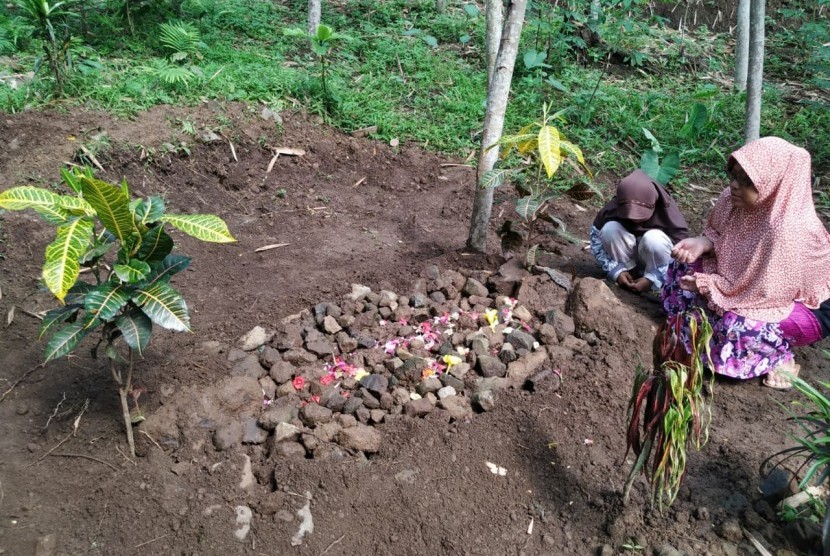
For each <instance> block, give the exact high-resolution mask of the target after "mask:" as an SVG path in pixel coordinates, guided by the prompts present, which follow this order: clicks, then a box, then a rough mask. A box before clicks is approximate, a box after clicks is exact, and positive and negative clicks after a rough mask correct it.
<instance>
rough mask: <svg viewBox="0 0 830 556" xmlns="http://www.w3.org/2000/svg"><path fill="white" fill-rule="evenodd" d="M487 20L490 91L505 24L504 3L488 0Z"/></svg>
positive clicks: (488, 86)
mask: <svg viewBox="0 0 830 556" xmlns="http://www.w3.org/2000/svg"><path fill="white" fill-rule="evenodd" d="M484 9H485V10H487V11H486V13H485V18H486V20H487V36H486V38H485V44H486V46H487V92H488V93H489V92H490V84H491V83H492V82H493V74H494V73H495V72H496V58H497V57H498V55H499V44H501V31H502V27H503V26H504V4H502V3H501V2H491V1H488V2H487V4H486V5H485V7H484Z"/></svg>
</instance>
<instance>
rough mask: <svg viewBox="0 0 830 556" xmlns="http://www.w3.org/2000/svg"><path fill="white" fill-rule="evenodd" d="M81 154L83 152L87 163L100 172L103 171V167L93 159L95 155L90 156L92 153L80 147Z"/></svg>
mask: <svg viewBox="0 0 830 556" xmlns="http://www.w3.org/2000/svg"><path fill="white" fill-rule="evenodd" d="M81 152H83V153H84V154H85V155H86V157H87V158H88V159H89V161H90V162H92V163H93V164H94V165H95V167H96V168H98V169H99V170H101V171H102V172H103V171H104V167H103V166H101V163H100V162H98V159H97V158H95V155H94V154H92V152H90V150H89V149H87V148H86V147H84V146H83V145H81Z"/></svg>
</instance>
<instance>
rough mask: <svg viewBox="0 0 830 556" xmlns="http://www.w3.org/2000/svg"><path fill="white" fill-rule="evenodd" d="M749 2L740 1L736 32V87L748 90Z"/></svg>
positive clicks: (748, 0) (745, 0) (740, 89)
mask: <svg viewBox="0 0 830 556" xmlns="http://www.w3.org/2000/svg"><path fill="white" fill-rule="evenodd" d="M749 4H750V0H740V2H739V3H738V26H737V30H736V33H735V88H736V89H738V90H739V91H743V90H746V74H747V70H748V68H749Z"/></svg>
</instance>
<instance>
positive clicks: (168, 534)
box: [133, 533, 170, 548]
mask: <svg viewBox="0 0 830 556" xmlns="http://www.w3.org/2000/svg"><path fill="white" fill-rule="evenodd" d="M169 536H170V533H165V534H164V535H162V536H160V537H156V538H155V539H153V540H151V541H147V542H143V543H141V544H137V545H135V546H134V547H133V548H141V547H142V546H147V545H148V544H150V543H154V542H156V541H160V540H161V539H163V538H164V537H169Z"/></svg>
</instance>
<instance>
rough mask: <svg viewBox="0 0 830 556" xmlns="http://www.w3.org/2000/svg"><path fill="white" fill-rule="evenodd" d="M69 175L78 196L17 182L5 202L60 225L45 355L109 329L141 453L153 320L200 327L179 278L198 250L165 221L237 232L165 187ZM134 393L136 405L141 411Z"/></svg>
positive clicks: (209, 233) (202, 231) (209, 234)
mask: <svg viewBox="0 0 830 556" xmlns="http://www.w3.org/2000/svg"><path fill="white" fill-rule="evenodd" d="M61 177H62V179H63V184H64V185H65V186H67V187H68V188H69V189H70V190H71V192H72V193H74V195H71V194H62V193H55V192H54V191H52V190H49V189H42V188H39V187H34V186H21V187H13V188H11V189H8V190H6V191H4V192H2V193H0V208H3V209H8V210H24V209H32V210H34V211H35V212H36V213H37V214H39V215H40V216H41V217H42V218H43V219H44V220H46V221H47V222H48V223H50V224H54V225H56V226H57V236H56V238H55V240H54V241H53V242H52V243H51V244H49V245H48V246H47V247H46V253H45V258H46V262H45V264H44V266H43V275H42V276H43V282H44V283H45V285H46V287H47V288H48V289H49V291H51V292H52V293H53V294H54V295H55V297H57V299H58V301H60V302H61V306H60V307H58V308H56V309H52V310H51V311H48V312H47V313H46V315H45V316H44V318H43V321H42V323H41V327H40V337H41V338H42V337H44V336H46V335H47V334H51V337H50V338H49V340H48V342H47V344H46V352H45V358H44V364H46V363H48V362H50V361H52V360H54V359H57V358H59V357H63V356H64V355H68V354H70V353H72V351H74V350H75V348H76V347H77V346H78V345H79V344H80V342H81V340H83V339H84V338H85V337H86V336H88V335H89V334H90V333H91V332H92V331H93V330H96V329H98V330H100V332H101V337H100V339H99V340H98V343H97V344H96V345H95V347H94V349H93V354H95V353H97V350H98V348H99V347H100V346H101V345H102V344H103V346H104V353H105V354H106V356H107V357H108V359H109V367H110V372H111V374H112V377H113V380H114V381H115V383H116V385H117V386H118V394H119V397H120V400H121V411H122V417H123V419H124V426H125V428H126V432H127V441H128V443H129V445H130V453H131V454H133V455H135V443H134V440H133V431H132V425H133V422H137V421H140V420H141V419H142V417H141V413H140V411H139V410H138V396H139V395H140V394H141V390H140V389H133V385H132V377H133V367H134V365H135V356H136V355H138V356H139V357H143V355H144V352H145V350H146V349H147V344H148V343H149V341H150V336H151V335H152V332H153V324H157V325H159V326H161V327H163V328H168V329H170V330H178V331H185V332H189V331H190V316H189V313H188V310H187V305H186V304H185V300H184V298H183V297H182V295H181V294H180V293H179V292H178V291H176V290H175V289H173V287H172V286H171V285H170V279H171V278H172V276H173V275H174V274H176V273H177V272H181V271H182V270H184V269H185V268H187V266H188V265H189V264H190V259H189V258H188V257H185V256H182V255H174V254H172V251H173V238H172V237H171V236H170V235H168V234H167V232H166V231H165V229H164V228H165V224H170V225H171V226H173V227H174V228H177V229H178V230H180V231H183V232H185V233H186V234H188V235H191V236H193V237H195V238H197V239H200V240H202V241H209V242H215V243H229V242H233V241H235V240H234V238H233V237H232V236H231V234H230V232H229V231H228V227H227V225H226V224H225V222H224V221H223V220H222V219H221V218H219V217H217V216H214V215H211V214H168V213H166V212H165V206H164V200H163V199H162V198H161V197H157V196H150V197H147V198H145V199H141V198H136V199H131V196H130V190H129V187H128V185H127V183H126V181H123V182H122V183H121V184H120V185H114V184H110V183H107V182H105V181H102V180H99V179H97V178H95V177H94V176H93V174H92V172H91V170H89V169H88V168H85V169H84V170H79V169H74V170H71V171H69V170H61ZM112 253H115V255H114V256H113V255H112ZM105 259H107V261H106V262H105ZM81 267H84V268H87V269H89V270H90V272H89V274H88V275H90V276H91V278H92V280H91V281H85V280H79V276H80V270H81ZM128 397H132V398H133V401H134V404H135V407H136V412H135V414H134V415H133V417H131V415H130V407H129V402H128Z"/></svg>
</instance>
